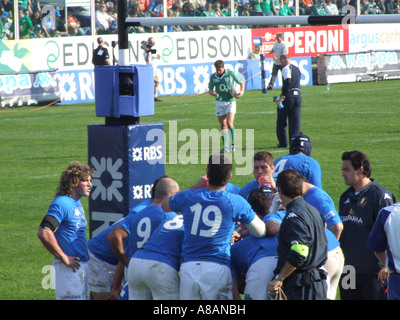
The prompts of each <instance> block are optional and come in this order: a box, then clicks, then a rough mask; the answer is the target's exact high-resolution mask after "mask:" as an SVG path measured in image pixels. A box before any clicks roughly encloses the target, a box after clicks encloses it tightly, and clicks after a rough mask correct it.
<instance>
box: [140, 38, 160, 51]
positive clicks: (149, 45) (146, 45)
mask: <svg viewBox="0 0 400 320" xmlns="http://www.w3.org/2000/svg"><path fill="white" fill-rule="evenodd" d="M141 43H142V45H141V46H140V47H141V48H142V49H143V50H146V51H147V50H148V51H149V52H150V53H152V54H155V53H157V50H156V49H151V48H152V47H153V46H154V45H155V43H149V42H148V41H145V40H143V41H142V42H141Z"/></svg>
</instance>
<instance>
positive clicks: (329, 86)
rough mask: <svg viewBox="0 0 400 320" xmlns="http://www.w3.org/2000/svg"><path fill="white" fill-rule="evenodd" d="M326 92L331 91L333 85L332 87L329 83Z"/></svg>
mask: <svg viewBox="0 0 400 320" xmlns="http://www.w3.org/2000/svg"><path fill="white" fill-rule="evenodd" d="M326 90H327V91H329V90H331V85H330V84H329V83H328V84H327V86H326Z"/></svg>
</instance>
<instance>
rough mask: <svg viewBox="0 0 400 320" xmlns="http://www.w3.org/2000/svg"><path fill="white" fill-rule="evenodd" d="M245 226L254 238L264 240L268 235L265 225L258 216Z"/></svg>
mask: <svg viewBox="0 0 400 320" xmlns="http://www.w3.org/2000/svg"><path fill="white" fill-rule="evenodd" d="M244 226H245V227H246V228H247V229H248V230H249V232H250V234H251V235H252V236H253V237H256V238H263V237H265V236H266V234H267V231H266V228H265V223H264V222H263V221H262V220H261V219H260V218H259V217H258V216H255V217H254V219H253V220H252V221H251V222H250V223H248V224H244Z"/></svg>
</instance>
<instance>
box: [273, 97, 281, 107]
mask: <svg viewBox="0 0 400 320" xmlns="http://www.w3.org/2000/svg"><path fill="white" fill-rule="evenodd" d="M278 99H279V98H278V97H274V101H275V102H276V100H278ZM278 109H283V104H282V102H281V103H280V104H279V106H278Z"/></svg>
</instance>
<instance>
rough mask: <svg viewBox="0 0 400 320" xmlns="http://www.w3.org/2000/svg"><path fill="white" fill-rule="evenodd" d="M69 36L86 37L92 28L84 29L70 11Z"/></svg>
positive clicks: (68, 18)
mask: <svg viewBox="0 0 400 320" xmlns="http://www.w3.org/2000/svg"><path fill="white" fill-rule="evenodd" d="M67 27H68V35H70V36H86V35H87V34H88V32H89V31H90V28H85V29H83V28H82V27H81V23H80V22H79V20H78V19H77V18H76V17H75V16H74V15H73V13H72V11H68V17H67Z"/></svg>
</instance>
